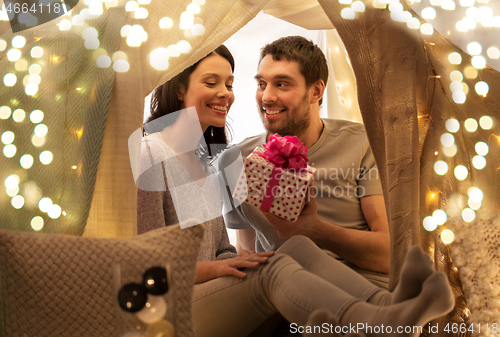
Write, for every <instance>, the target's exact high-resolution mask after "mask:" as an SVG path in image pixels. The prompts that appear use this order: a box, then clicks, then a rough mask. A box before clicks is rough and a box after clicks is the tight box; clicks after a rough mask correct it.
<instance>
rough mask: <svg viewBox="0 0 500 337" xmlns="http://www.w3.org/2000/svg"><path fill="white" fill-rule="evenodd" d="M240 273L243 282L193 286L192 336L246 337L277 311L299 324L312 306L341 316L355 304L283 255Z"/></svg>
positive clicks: (229, 280) (222, 280) (234, 280)
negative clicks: (193, 331)
mask: <svg viewBox="0 0 500 337" xmlns="http://www.w3.org/2000/svg"><path fill="white" fill-rule="evenodd" d="M245 272H246V273H247V277H246V278H245V279H239V278H236V277H232V276H226V277H222V278H218V279H215V280H212V281H209V282H205V283H202V284H200V285H196V286H195V287H194V290H193V302H192V313H193V324H194V329H195V334H196V336H197V337H198V336H201V337H203V336H220V337H224V336H228V337H237V336H247V335H248V334H249V333H250V332H252V331H253V330H255V328H257V327H258V326H260V325H261V324H262V323H263V322H264V321H265V320H266V319H267V318H269V317H270V316H272V315H273V314H275V313H276V312H277V311H278V310H279V312H281V314H282V315H283V316H284V317H285V318H287V319H288V320H289V321H291V322H296V323H300V324H304V323H305V322H306V320H307V317H308V316H309V314H310V313H311V312H313V311H314V310H315V309H317V308H328V309H329V310H330V311H335V313H336V315H341V314H342V313H343V312H344V311H345V310H347V308H348V307H349V306H350V305H352V304H353V303H354V302H356V301H357V299H356V298H354V297H352V296H350V295H348V294H346V293H345V292H344V291H342V290H340V289H338V288H336V287H335V286H334V285H332V284H330V283H329V282H327V281H325V280H323V279H321V278H320V277H318V276H316V275H314V274H312V273H310V272H308V271H307V270H304V269H303V268H302V267H301V266H300V265H299V264H298V263H297V262H296V261H295V260H294V259H292V258H291V257H290V256H288V255H284V254H276V255H274V256H272V257H271V258H270V259H269V262H268V263H266V264H264V265H262V266H260V267H258V268H255V269H247V270H245Z"/></svg>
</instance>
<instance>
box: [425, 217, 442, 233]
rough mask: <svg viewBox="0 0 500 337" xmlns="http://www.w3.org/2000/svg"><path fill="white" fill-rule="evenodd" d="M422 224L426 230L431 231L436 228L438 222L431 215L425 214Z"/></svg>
mask: <svg viewBox="0 0 500 337" xmlns="http://www.w3.org/2000/svg"><path fill="white" fill-rule="evenodd" d="M423 226H424V228H425V230H426V231H429V232H432V231H433V230H435V229H436V228H437V226H438V224H437V222H436V219H434V218H433V217H432V216H427V217H425V218H424V221H423Z"/></svg>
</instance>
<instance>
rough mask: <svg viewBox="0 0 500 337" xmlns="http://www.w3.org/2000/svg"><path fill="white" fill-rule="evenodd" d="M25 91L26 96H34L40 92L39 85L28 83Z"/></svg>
mask: <svg viewBox="0 0 500 337" xmlns="http://www.w3.org/2000/svg"><path fill="white" fill-rule="evenodd" d="M24 91H25V92H26V95H28V96H33V95H35V94H36V93H37V92H38V85H36V84H35V83H28V84H27V85H26V87H25V88H24Z"/></svg>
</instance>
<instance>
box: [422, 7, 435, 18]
mask: <svg viewBox="0 0 500 337" xmlns="http://www.w3.org/2000/svg"><path fill="white" fill-rule="evenodd" d="M421 14H422V18H424V19H426V20H433V19H435V18H436V10H435V9H434V8H432V7H425V8H424V9H422V12H421Z"/></svg>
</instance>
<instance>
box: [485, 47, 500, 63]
mask: <svg viewBox="0 0 500 337" xmlns="http://www.w3.org/2000/svg"><path fill="white" fill-rule="evenodd" d="M486 53H487V54H488V57H489V58H490V59H494V60H496V59H498V58H500V49H498V48H497V47H490V48H488V50H487V51H486Z"/></svg>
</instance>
